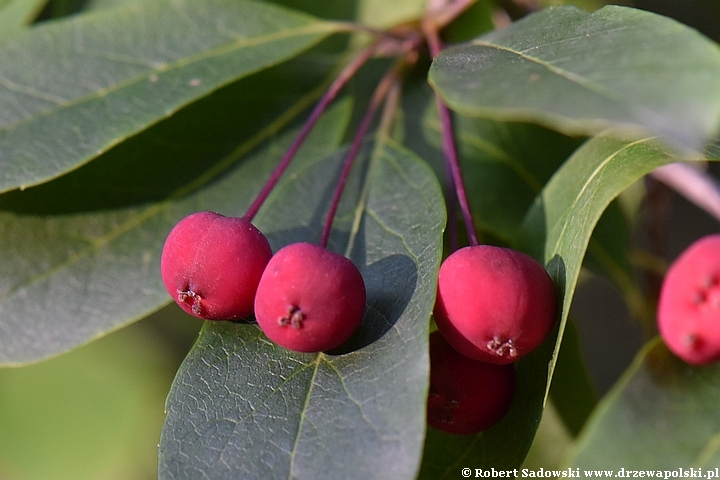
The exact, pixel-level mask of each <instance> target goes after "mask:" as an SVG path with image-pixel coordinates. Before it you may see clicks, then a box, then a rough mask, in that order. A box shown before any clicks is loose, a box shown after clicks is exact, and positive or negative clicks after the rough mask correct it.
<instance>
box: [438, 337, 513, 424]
mask: <svg viewBox="0 0 720 480" xmlns="http://www.w3.org/2000/svg"><path fill="white" fill-rule="evenodd" d="M514 393H515V368H514V366H513V365H512V364H506V365H498V364H494V363H486V362H481V361H479V360H473V359H471V358H468V357H466V356H464V355H461V354H459V353H458V352H457V351H456V350H455V349H454V348H452V346H451V345H450V344H449V343H448V342H447V341H446V340H445V338H444V337H443V336H442V334H441V333H440V332H439V331H437V330H436V331H434V332H433V333H431V334H430V391H429V394H428V405H427V407H428V408H427V422H428V424H429V425H432V426H433V427H435V428H437V429H438V430H442V431H444V432H447V433H453V434H457V435H467V434H472V433H478V432H481V431H483V430H485V429H487V428H488V427H490V426H492V425H494V424H495V423H497V422H498V421H499V420H500V419H502V417H503V416H504V415H505V413H507V411H508V409H509V408H510V405H511V404H512V399H513V395H514Z"/></svg>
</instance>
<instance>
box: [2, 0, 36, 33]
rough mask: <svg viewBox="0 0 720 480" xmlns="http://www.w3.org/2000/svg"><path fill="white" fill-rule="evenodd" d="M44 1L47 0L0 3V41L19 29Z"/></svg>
mask: <svg viewBox="0 0 720 480" xmlns="http://www.w3.org/2000/svg"><path fill="white" fill-rule="evenodd" d="M46 3H47V0H10V1H8V2H7V4H4V5H3V4H0V42H2V41H4V40H5V39H7V38H9V37H11V36H13V35H15V34H17V33H18V32H19V31H21V30H22V28H23V27H24V26H26V25H28V24H29V23H30V22H31V21H32V20H33V19H34V18H35V17H36V16H37V14H38V13H40V10H42V8H43V7H44V6H45V4H46Z"/></svg>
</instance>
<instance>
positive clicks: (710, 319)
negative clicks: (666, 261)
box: [657, 234, 720, 365]
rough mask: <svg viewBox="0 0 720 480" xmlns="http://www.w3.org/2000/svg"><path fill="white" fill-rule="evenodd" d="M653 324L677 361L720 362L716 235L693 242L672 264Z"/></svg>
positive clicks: (719, 273) (719, 249)
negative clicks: (656, 326) (654, 323)
mask: <svg viewBox="0 0 720 480" xmlns="http://www.w3.org/2000/svg"><path fill="white" fill-rule="evenodd" d="M657 320H658V328H659V330H660V335H661V336H662V338H663V340H664V342H665V344H666V345H667V346H668V348H669V349H670V350H671V351H672V352H673V353H675V354H676V355H677V356H678V357H680V358H682V359H683V360H685V361H686V362H688V363H691V364H694V365H704V364H708V363H711V362H715V361H717V360H720V234H715V235H708V236H706V237H703V238H701V239H699V240H696V241H695V242H694V243H693V244H692V245H690V246H689V247H688V248H687V249H686V250H685V251H684V252H683V253H682V254H680V256H679V257H678V258H677V259H675V261H674V262H673V263H672V265H671V266H670V269H669V270H668V272H667V274H666V275H665V278H664V280H663V284H662V288H661V290H660V300H659V303H658V313H657Z"/></svg>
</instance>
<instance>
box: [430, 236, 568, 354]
mask: <svg viewBox="0 0 720 480" xmlns="http://www.w3.org/2000/svg"><path fill="white" fill-rule="evenodd" d="M556 312H557V297H556V293H555V286H554V284H553V282H552V280H551V279H550V276H549V275H548V274H547V272H546V271H545V269H544V268H543V266H542V265H541V264H540V263H538V262H537V261H536V260H535V259H533V258H532V257H530V256H529V255H526V254H524V253H522V252H519V251H517V250H512V249H509V248H502V247H496V246H491V245H477V246H471V247H465V248H461V249H460V250H457V251H456V252H454V253H453V254H452V255H450V256H449V257H448V258H447V259H446V260H445V261H444V262H443V263H442V265H441V266H440V273H439V276H438V290H437V300H436V303H435V313H434V316H435V321H436V323H437V326H438V328H439V329H440V331H441V332H442V333H443V336H445V338H446V339H447V340H448V342H449V343H450V344H451V345H452V346H453V347H454V348H455V349H456V350H457V351H458V352H460V353H462V354H463V355H465V356H467V357H469V358H474V359H476V360H482V361H485V362H490V363H509V362H514V361H516V360H519V359H520V358H522V357H523V356H525V355H527V354H528V353H530V352H531V351H532V350H534V349H535V348H536V347H537V346H538V345H540V343H542V341H543V340H544V339H545V337H546V336H547V335H548V333H549V332H550V329H551V328H552V326H553V323H554V321H555V314H556Z"/></svg>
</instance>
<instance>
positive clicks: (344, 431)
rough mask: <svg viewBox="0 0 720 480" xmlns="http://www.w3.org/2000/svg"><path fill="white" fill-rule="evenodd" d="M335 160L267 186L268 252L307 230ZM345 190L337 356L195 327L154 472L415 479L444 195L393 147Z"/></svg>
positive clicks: (318, 219) (308, 236)
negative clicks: (352, 291) (353, 272)
mask: <svg viewBox="0 0 720 480" xmlns="http://www.w3.org/2000/svg"><path fill="white" fill-rule="evenodd" d="M341 158H342V157H341V156H337V155H336V156H334V157H331V158H329V159H327V160H326V161H323V162H314V163H310V164H305V166H304V168H303V169H302V171H301V173H298V175H297V176H296V177H293V180H292V181H291V182H288V183H286V184H285V186H284V187H282V188H280V189H279V190H278V191H277V192H276V195H275V196H274V198H273V199H271V201H270V203H269V204H268V205H267V207H266V208H265V210H264V212H265V213H264V214H263V215H261V216H259V217H258V225H259V226H261V227H262V228H263V230H264V231H265V232H267V234H268V236H269V238H270V239H271V243H273V244H274V247H275V248H277V247H279V246H280V245H284V244H287V243H291V242H294V241H300V240H310V241H315V240H317V239H318V236H319V230H320V228H321V225H322V221H323V212H324V211H325V209H326V208H327V200H328V198H329V196H328V195H327V192H328V191H330V190H331V189H332V186H333V184H334V179H333V177H334V175H332V174H331V173H330V172H336V171H337V168H338V161H339V160H341ZM348 188H349V190H347V191H346V193H345V197H346V201H345V202H344V203H343V205H342V206H341V210H340V213H339V217H338V220H337V221H338V222H339V223H338V225H337V227H338V230H337V231H336V232H335V233H334V237H333V241H332V242H331V248H333V249H335V250H336V251H341V252H342V251H347V250H349V251H350V258H351V259H352V260H353V261H354V262H355V263H356V264H357V265H358V266H359V268H360V269H361V271H362V273H363V276H364V278H365V281H366V285H367V289H368V309H367V312H366V316H365V319H364V321H363V326H362V327H361V332H360V334H358V335H356V336H355V337H354V338H353V339H351V340H350V344H349V345H346V346H345V347H344V348H343V349H342V350H343V351H342V352H333V353H332V354H328V353H319V354H300V353H293V352H289V351H286V350H284V349H283V348H281V347H278V346H276V345H274V344H272V343H271V342H269V341H268V340H267V338H266V337H265V336H264V335H263V334H262V333H261V332H260V331H259V329H258V328H257V327H256V326H253V325H235V324H229V323H210V324H207V325H206V326H205V327H204V329H203V331H202V334H201V338H200V340H199V342H198V344H197V345H196V346H195V348H194V349H193V351H192V352H191V353H190V355H189V356H188V358H187V359H186V361H185V363H184V364H183V366H182V368H181V369H180V372H179V373H178V376H177V379H176V381H175V383H174V385H173V388H172V390H171V392H170V395H169V399H168V404H167V409H168V417H167V421H166V424H165V428H164V430H163V435H162V440H161V445H160V477H161V478H200V477H205V478H214V479H223V478H228V479H230V478H233V479H234V478H305V479H312V480H316V479H323V478H328V479H336V478H358V479H371V478H377V479H388V478H392V479H394V480H395V479H396V480H401V479H411V478H414V477H415V475H416V473H417V469H418V465H419V462H420V454H421V451H422V442H423V434H424V430H425V401H426V395H427V382H428V378H427V374H428V356H427V338H428V325H429V318H430V313H431V311H432V307H433V303H434V299H435V288H436V280H435V279H436V275H437V269H438V267H439V263H440V256H441V252H442V245H441V242H442V228H443V226H444V223H445V212H444V202H443V201H442V196H441V192H440V189H439V186H438V185H437V181H436V179H435V177H434V176H433V174H432V172H431V171H430V170H429V169H428V168H427V166H426V165H424V163H423V162H422V161H420V160H419V159H418V158H417V157H415V156H414V155H413V154H412V153H410V152H408V151H406V150H403V149H401V148H399V147H397V146H395V145H394V144H393V143H385V144H382V145H380V146H379V147H378V148H377V149H376V151H375V154H374V156H373V159H372V161H371V163H370V164H369V166H367V167H366V166H362V165H358V169H357V170H356V171H355V175H354V180H352V182H351V184H350V185H349V187H348Z"/></svg>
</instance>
